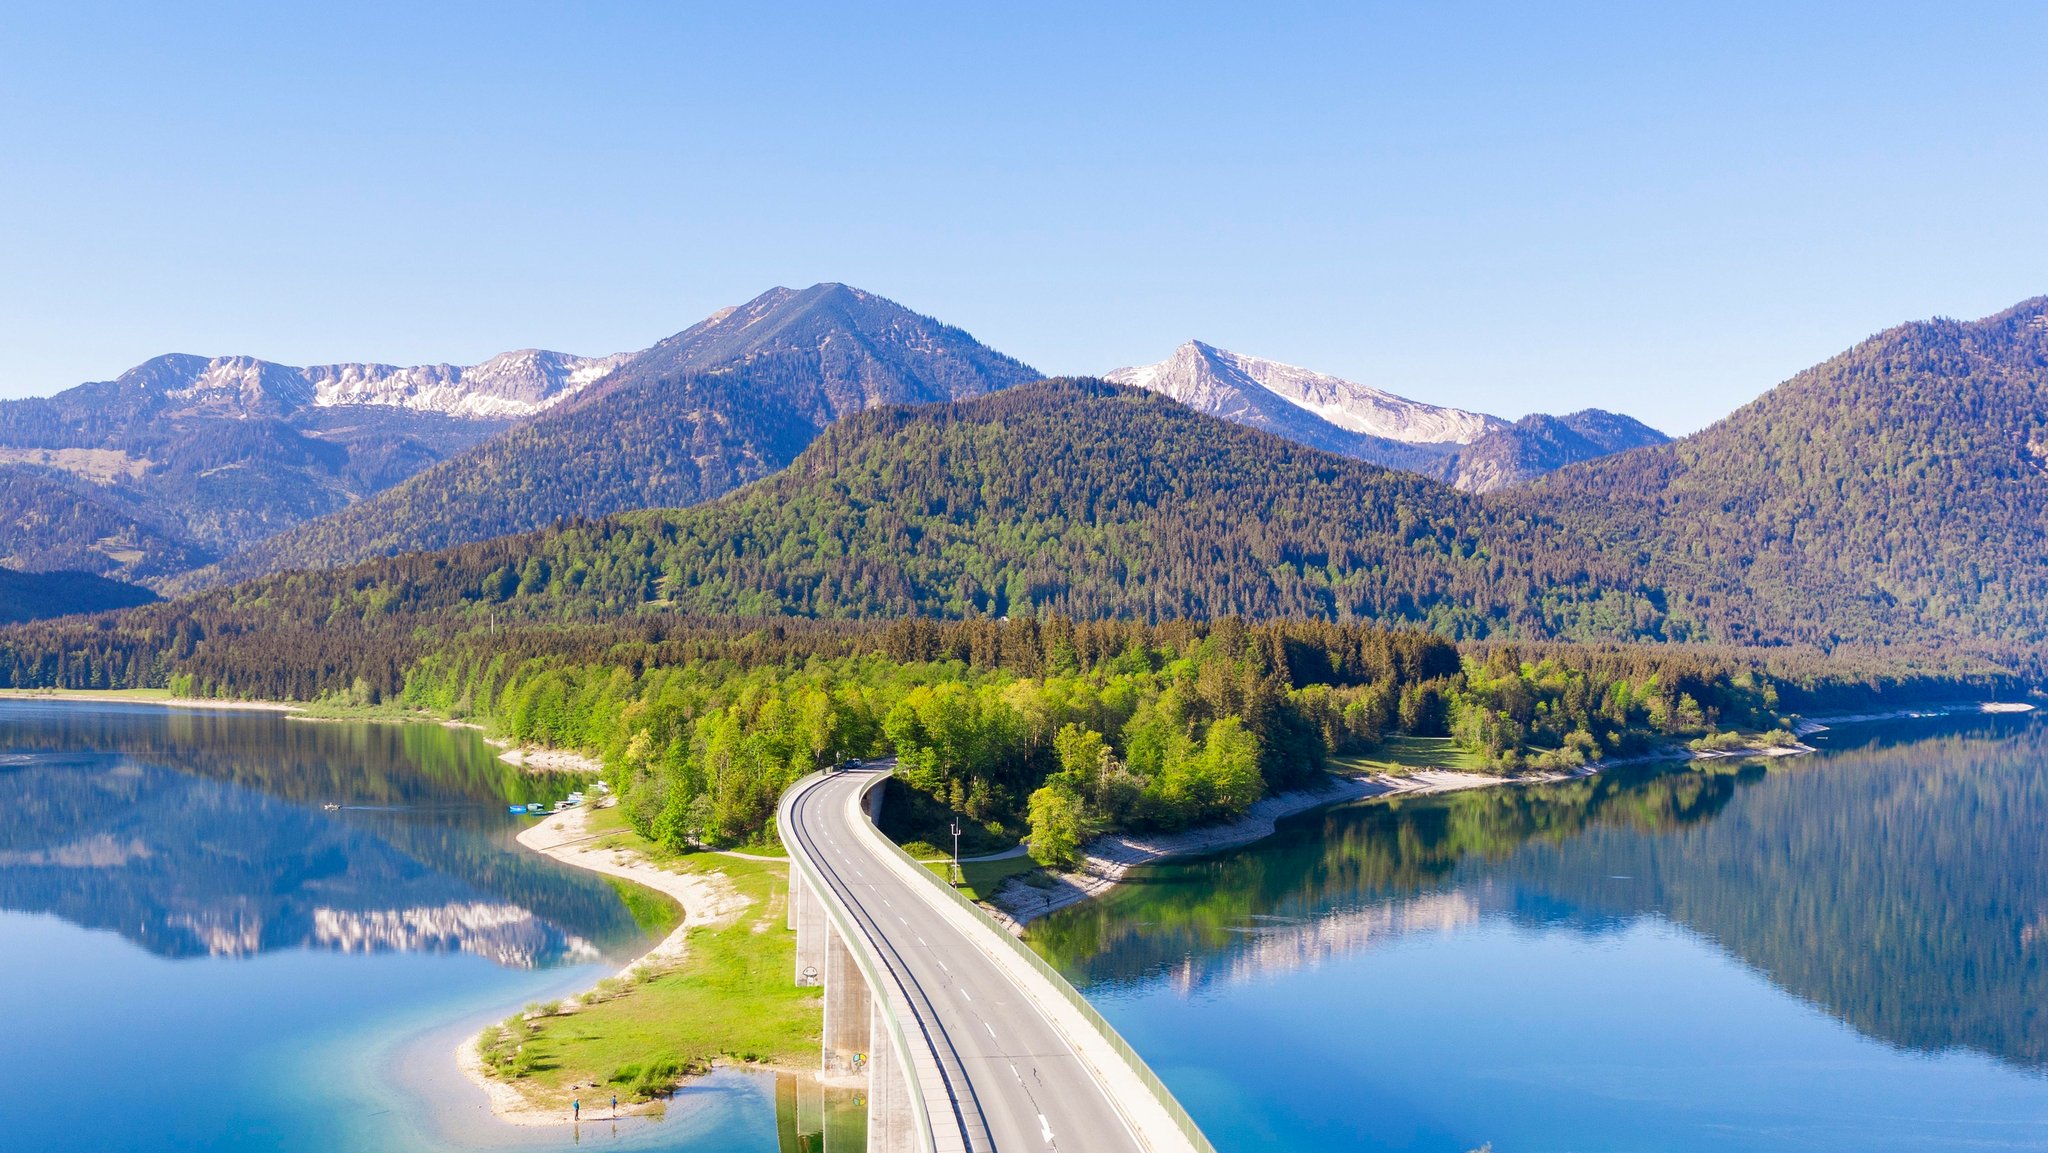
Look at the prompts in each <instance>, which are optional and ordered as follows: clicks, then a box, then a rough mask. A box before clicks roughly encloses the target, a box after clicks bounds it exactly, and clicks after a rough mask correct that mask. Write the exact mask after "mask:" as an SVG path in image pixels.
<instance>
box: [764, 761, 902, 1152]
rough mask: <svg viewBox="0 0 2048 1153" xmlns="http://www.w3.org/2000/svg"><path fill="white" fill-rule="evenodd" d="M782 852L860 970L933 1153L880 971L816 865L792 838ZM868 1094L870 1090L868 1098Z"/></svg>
mask: <svg viewBox="0 0 2048 1153" xmlns="http://www.w3.org/2000/svg"><path fill="white" fill-rule="evenodd" d="M822 776H823V774H819V773H814V774H812V777H822ZM810 779H811V778H806V779H805V780H803V781H799V782H797V783H796V784H795V785H793V786H791V787H790V788H788V789H786V790H784V792H783V794H782V800H781V802H780V803H779V804H778V805H777V806H776V814H775V818H776V824H777V825H778V826H779V827H782V828H788V827H789V803H790V802H791V801H792V800H794V799H795V798H796V795H797V793H799V792H800V791H802V789H804V788H806V787H808V781H809V780H810ZM884 839H886V838H884ZM783 848H784V849H785V850H786V851H787V852H788V853H789V867H790V869H791V870H792V872H794V871H796V870H802V872H803V881H804V884H805V885H808V886H810V889H811V893H812V896H813V898H814V899H815V900H816V901H817V902H818V904H819V906H820V907H821V908H823V909H824V910H825V915H826V916H827V917H829V918H831V921H832V925H833V927H834V928H835V929H837V930H838V931H839V935H840V937H841V939H842V940H844V941H845V942H846V951H847V952H848V953H850V954H852V956H853V963H854V964H855V965H856V966H858V967H859V968H860V975H861V979H862V980H864V981H866V982H867V985H868V994H869V998H870V999H871V1001H872V1002H873V1003H874V1004H875V1005H876V1006H877V1007H878V1008H880V1009H881V1011H882V1012H881V1016H882V1021H883V1023H884V1024H885V1025H887V1026H888V1029H889V1045H890V1047H891V1048H892V1049H893V1050H894V1052H895V1054H896V1067H897V1068H898V1069H899V1070H901V1071H902V1074H903V1077H904V1080H905V1081H906V1082H907V1083H908V1084H909V1086H910V1092H909V1093H907V1094H905V1096H906V1097H907V1098H908V1099H909V1102H910V1115H911V1118H912V1125H913V1127H914V1128H915V1129H916V1131H917V1147H918V1149H919V1150H920V1151H921V1153H934V1140H933V1138H934V1134H933V1131H932V1119H931V1112H930V1111H929V1110H927V1109H926V1108H925V1104H924V1092H923V1086H921V1085H919V1084H918V1083H917V1065H916V1063H915V1062H914V1061H912V1059H911V1049H910V1038H909V1036H908V1035H907V1034H905V1033H904V1031H903V1022H901V1021H899V1020H897V1018H896V1006H895V1003H894V1001H893V1000H892V999H891V998H890V997H889V995H888V990H889V987H890V986H889V985H888V984H885V983H884V982H883V980H882V973H881V971H880V970H879V969H877V968H876V967H875V962H874V960H873V958H871V957H869V956H868V950H867V947H866V945H865V942H866V940H867V938H866V937H864V936H862V935H860V934H859V933H857V932H855V930H854V925H853V922H852V920H851V919H850V918H848V917H847V915H846V912H845V910H843V909H841V908H840V907H839V902H838V901H837V900H834V899H833V895H832V890H831V888H830V887H829V886H827V885H826V884H825V879H824V877H822V876H820V875H819V874H818V867H817V865H815V864H813V863H812V861H811V859H810V857H809V855H807V854H806V853H805V852H804V851H803V849H802V847H801V846H799V845H797V844H796V843H794V838H792V839H790V840H785V841H784V842H783ZM790 899H792V900H794V899H795V895H794V894H791V896H790ZM870 1044H872V1042H870ZM872 1092H873V1091H872V1090H870V1095H872Z"/></svg>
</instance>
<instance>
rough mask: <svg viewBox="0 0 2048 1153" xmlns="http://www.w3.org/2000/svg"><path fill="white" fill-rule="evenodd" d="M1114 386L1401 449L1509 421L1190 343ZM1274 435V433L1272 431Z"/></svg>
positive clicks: (1444, 441) (1227, 415)
mask: <svg viewBox="0 0 2048 1153" xmlns="http://www.w3.org/2000/svg"><path fill="white" fill-rule="evenodd" d="M1104 379H1105V380H1109V381H1111V382H1113V383H1116V384H1124V385H1130V386H1132V387H1136V388H1143V389H1148V390H1150V391H1152V392H1157V393H1162V394H1164V395H1166V396H1169V397H1172V398H1173V399H1174V400H1177V401H1179V402H1181V403H1182V404H1185V405H1187V406H1188V407H1190V408H1193V409H1195V410H1197V411H1200V412H1206V413H1209V414H1210V415H1212V416H1220V417H1222V418H1224V419H1225V420H1234V421H1237V422H1239V423H1243V424H1253V425H1257V426H1261V427H1264V426H1265V425H1266V424H1267V423H1269V422H1268V421H1267V420H1264V419H1261V418H1260V413H1261V412H1263V411H1265V410H1266V407H1267V406H1266V405H1265V404H1264V403H1262V401H1264V400H1265V398H1266V397H1267V396H1276V397H1279V398H1280V399H1282V400H1285V401H1286V402H1287V403H1288V404H1289V405H1292V406H1293V407H1294V408H1297V409H1299V410H1301V411H1303V412H1306V413H1309V414H1311V415H1313V416H1315V417H1317V418H1319V419H1321V420H1324V421H1327V422H1329V423H1330V424H1333V425H1336V426H1337V427H1338V428H1342V429H1347V430H1349V431H1351V432H1356V433H1362V434H1364V435H1366V436H1375V437H1380V438H1382V439H1385V440H1393V441H1400V442H1402V443H1405V444H1436V445H1464V444H1471V443H1472V442H1473V441H1475V440H1477V439H1479V438H1480V437H1482V436H1485V435H1486V434H1487V433H1489V432H1492V431H1494V430H1495V429H1500V428H1505V427H1507V422H1506V421H1504V420H1502V419H1500V418H1499V417H1496V416H1487V415H1485V414H1484V413H1476V412H1466V411H1464V410H1462V409H1456V408H1442V407H1439V406H1437V405H1433V404H1424V403H1422V402H1421V401H1416V400H1409V399H1408V398H1406V397H1402V396H1396V395H1394V394H1393V393H1390V392H1383V391H1381V390H1380V389H1377V388H1373V387H1371V386H1370V385H1364V384H1359V383H1357V382H1356V381H1350V380H1345V379H1344V378H1342V377H1337V376H1330V375H1328V374H1326V373H1320V372H1314V371H1311V370H1309V369H1306V368H1299V367H1296V366H1294V365H1291V364H1282V363H1280V362H1279V361H1276V360H1266V359H1264V358H1261V357H1256V356H1245V355H1242V354H1240V353H1235V352H1231V351H1229V350H1228V349H1222V348H1216V347H1214V346H1213V345H1208V344H1203V343H1202V342H1201V341H1199V340H1190V341H1188V342H1187V343H1186V344H1183V345H1181V346H1180V347H1179V348H1177V349H1174V351H1173V355H1172V356H1169V357H1167V358H1166V359H1165V360H1162V361H1160V362H1159V363H1157V364H1147V365H1139V366H1136V367H1132V368H1119V369H1117V370H1115V371H1113V372H1110V373H1107V374H1106V375H1105V376H1104ZM1276 431H1277V430H1276Z"/></svg>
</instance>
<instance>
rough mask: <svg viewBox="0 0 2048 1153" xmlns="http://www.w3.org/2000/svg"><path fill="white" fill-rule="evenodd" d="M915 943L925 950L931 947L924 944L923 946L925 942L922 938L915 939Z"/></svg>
mask: <svg viewBox="0 0 2048 1153" xmlns="http://www.w3.org/2000/svg"><path fill="white" fill-rule="evenodd" d="M917 943H918V944H920V945H924V947H925V948H927V949H929V948H931V946H930V945H926V944H925V940H924V938H923V937H919V938H918V939H917Z"/></svg>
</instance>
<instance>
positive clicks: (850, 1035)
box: [825, 929, 874, 1073]
mask: <svg viewBox="0 0 2048 1153" xmlns="http://www.w3.org/2000/svg"><path fill="white" fill-rule="evenodd" d="M825 938H826V945H825V1072H827V1073H850V1072H852V1071H853V1069H854V1064H853V1058H854V1055H855V1054H856V1053H861V1054H867V1055H868V1059H869V1060H873V1059H874V1055H873V1050H874V1043H873V1041H872V1040H871V1038H872V1035H873V1031H872V1030H871V1029H870V1028H869V1018H870V1017H872V1016H873V1015H874V1006H873V1005H872V1004H871V1001H872V998H871V997H870V996H869V993H868V982H867V978H866V977H864V976H862V975H861V971H860V966H859V965H858V964H857V963H855V961H854V959H853V949H852V948H851V947H849V946H848V945H847V943H846V938H844V937H842V936H840V935H839V933H838V932H837V931H834V930H829V929H828V930H827V931H826V933H825Z"/></svg>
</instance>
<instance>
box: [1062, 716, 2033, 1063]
mask: <svg viewBox="0 0 2048 1153" xmlns="http://www.w3.org/2000/svg"><path fill="white" fill-rule="evenodd" d="M1829 742H1830V747H1829V749H1828V751H1826V752H1824V753H1823V755H1820V756H1816V757H1809V758H1802V759H1799V760H1796V761H1787V762H1778V763H1776V764H1773V765H1771V766H1770V767H1768V768H1766V767H1765V766H1764V765H1761V764H1756V763H1745V764H1740V765H1732V764H1727V763H1710V764H1707V765H1704V766H1701V767H1698V768H1673V769H1661V770H1660V769H1648V768H1642V769H1619V770H1613V771H1610V772H1608V773H1604V774H1601V775H1599V776H1595V777H1589V778H1584V779H1581V780H1575V781H1570V782H1565V783H1560V784H1555V785H1548V786H1542V787H1532V788H1498V789H1484V790H1476V791H1472V792H1464V793H1454V794H1450V795H1446V796H1440V797H1427V798H1410V799H1404V800H1397V801H1392V802H1380V803H1373V802H1367V803H1363V804H1358V805H1352V806H1347V807H1344V808H1340V809H1334V810H1327V811H1324V812H1321V813H1317V814H1312V815H1309V816H1308V817H1305V818H1303V819H1300V820H1297V821H1293V822H1289V823H1287V824H1285V825H1284V826H1283V828H1282V830H1281V832H1280V833H1279V834H1278V835H1277V836H1276V837H1274V838H1272V839H1270V840H1268V841H1266V842H1264V843H1262V844H1260V845H1258V846H1255V847H1253V848H1251V849H1248V850H1244V851H1240V852H1235V853H1230V854H1226V855H1223V856H1218V857H1213V858H1208V859H1204V860H1197V861H1189V862H1183V863H1179V864H1173V865H1167V866H1161V867H1156V868H1153V869H1150V870H1146V871H1145V872H1143V873H1141V874H1139V875H1138V876H1137V877H1136V878H1134V883H1132V884H1129V885H1126V886H1123V887H1121V888H1119V889H1117V890H1115V891H1113V892H1112V893H1111V894H1109V895H1108V896H1107V897H1106V898H1104V899H1102V900H1099V901H1095V902H1091V903H1085V904H1083V905H1079V906H1075V907H1071V908H1069V909H1066V910H1063V911H1061V912H1059V913H1057V914H1055V915H1053V916H1052V917H1049V918H1047V919H1046V920H1045V921H1043V922H1041V923H1039V924H1037V925H1035V926H1034V927H1033V928H1032V930H1031V932H1030V934H1029V937H1030V940H1031V941H1032V943H1033V944H1034V946H1035V947H1037V948H1038V949H1039V950H1040V951H1041V952H1042V953H1044V954H1045V955H1046V956H1047V958H1048V959H1050V960H1052V961H1053V962H1054V963H1055V964H1057V965H1059V966H1060V967H1061V968H1062V969H1063V970H1064V971H1066V972H1067V973H1069V974H1071V975H1073V976H1074V977H1076V978H1077V979H1078V980H1079V981H1080V982H1081V983H1082V984H1083V985H1084V987H1089V988H1091V992H1092V993H1093V995H1096V996H1102V995H1105V994H1106V995H1110V996H1114V995H1115V994H1116V991H1117V989H1118V988H1119V987H1125V988H1129V989H1131V990H1133V991H1136V990H1141V989H1143V988H1146V987H1149V986H1151V985H1154V984H1156V983H1159V982H1162V981H1163V982H1166V983H1168V984H1169V985H1170V986H1171V987H1175V988H1178V989H1181V990H1183V991H1184V992H1186V993H1188V994H1189V995H1200V994H1201V992H1202V991H1203V990H1204V989H1206V988H1209V987H1212V986H1214V985H1216V984H1217V983H1219V982H1222V983H1251V982H1257V981H1260V980H1262V979H1269V978H1274V977H1277V976H1279V975H1280V974H1283V973H1286V972H1290V971H1295V970H1300V969H1304V968H1309V967H1314V966H1317V965H1319V964H1323V963H1325V962H1328V961H1330V960H1332V959H1335V958H1340V957H1343V956H1346V955H1349V954H1352V953H1356V952H1358V951H1360V950H1364V949H1368V948H1371V947H1372V946H1374V945H1375V944H1377V943H1381V942H1384V941H1388V940H1392V939H1395V938H1399V937H1404V936H1410V935H1413V934H1418V933H1444V932H1455V931H1459V930H1461V929H1463V928H1465V927H1467V926H1471V925H1475V924H1477V923H1478V922H1479V921H1480V920H1481V919H1482V918H1487V917H1496V916H1497V917H1504V918H1507V919H1510V920H1511V921H1513V922H1515V923H1517V924H1520V925H1524V926H1530V927H1542V928H1545V929H1550V930H1559V929H1562V930H1565V931H1568V932H1575V933H1581V934H1587V935H1591V936H1596V937H1597V936H1599V935H1601V934H1608V933H1616V932H1619V931H1622V930H1625V929H1626V928H1627V927H1629V926H1631V925H1633V924H1636V923H1639V922H1641V921H1642V920H1644V919H1645V918H1652V919H1662V920H1667V921H1669V922H1672V923H1675V924H1677V925H1680V926H1683V927H1684V928H1686V929H1687V930H1689V931H1691V932H1692V933H1695V934H1697V935H1699V936H1701V937H1703V938H1706V939H1709V940H1711V941H1713V942H1715V943H1716V944H1718V945H1719V946H1720V947H1721V948H1722V949H1725V950H1726V951H1727V952H1728V953H1729V954H1731V955H1733V956H1734V957H1736V958H1738V959H1739V960H1741V961H1742V962H1744V963H1745V964H1747V965H1748V966H1750V967H1752V968H1753V969H1755V970H1756V971H1758V972H1760V973H1762V974H1763V975H1764V976H1766V977H1768V978H1769V979H1770V980H1771V981H1772V982H1773V983H1774V984H1776V985H1777V986H1778V987H1779V988H1781V989H1783V990H1785V991H1787V992H1789V993H1791V994H1793V995H1795V996H1797V997H1799V998H1801V999H1802V1000H1804V1001H1806V1002H1808V1003H1810V1004H1812V1005H1814V1006H1817V1007H1819V1008H1821V1009H1823V1010H1825V1011H1826V1012H1827V1013H1829V1014H1831V1015H1833V1016H1834V1017H1836V1018H1837V1019H1839V1020H1841V1021H1843V1022H1845V1023H1847V1024H1849V1025H1850V1026H1853V1027H1854V1028H1855V1029H1856V1030H1858V1031H1860V1032H1861V1033H1863V1034H1864V1035H1866V1036H1870V1037H1874V1038H1878V1039H1880V1040H1883V1041H1885V1042H1888V1043H1890V1044H1893V1045H1897V1046H1901V1047H1906V1048H1909V1049H1913V1050H1918V1051H1921V1052H1926V1053H1938V1052H1942V1051H1947V1050H1954V1049H1969V1050H1975V1051H1977V1052H1980V1053H1984V1054H1988V1055H1991V1056H1993V1057H1996V1058H1999V1059H2002V1060H2005V1061H2008V1062H2012V1063H2015V1064H2018V1065H2021V1066H2024V1067H2029V1068H2037V1069H2038V1068H2044V1067H2048V1012H2044V1011H2043V1010H2042V1008H2041V1007H2042V1006H2044V1005H2048V726H2043V725H2040V724H2036V723H2032V722H2030V721H2027V720H2023V719H2022V720H1972V721H1969V722H1958V723H1949V724H1946V725H1935V724H1928V723H1918V724H1914V725H1904V726H1885V727H1863V728H1859V729H1853V730H1851V729H1845V730H1843V731H1841V732H1839V733H1836V734H1831V735H1830V738H1829Z"/></svg>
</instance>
